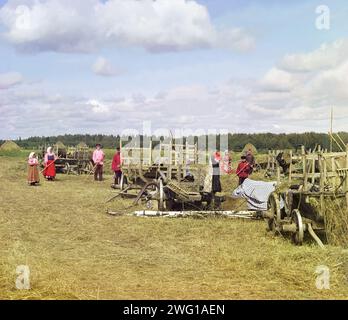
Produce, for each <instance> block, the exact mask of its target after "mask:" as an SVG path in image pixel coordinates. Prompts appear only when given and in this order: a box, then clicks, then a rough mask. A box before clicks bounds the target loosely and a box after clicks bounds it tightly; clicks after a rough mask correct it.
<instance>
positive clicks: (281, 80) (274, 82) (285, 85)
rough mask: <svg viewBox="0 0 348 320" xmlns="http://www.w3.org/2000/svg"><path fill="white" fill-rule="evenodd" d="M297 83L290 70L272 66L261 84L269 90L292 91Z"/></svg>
mask: <svg viewBox="0 0 348 320" xmlns="http://www.w3.org/2000/svg"><path fill="white" fill-rule="evenodd" d="M296 84H297V81H296V78H295V77H294V76H293V75H292V74H291V73H289V72H287V71H284V70H280V69H278V68H272V69H271V70H269V71H268V72H267V73H266V75H265V76H264V77H263V79H262V80H261V85H262V87H263V88H264V89H265V90H269V91H290V90H291V89H293V88H294V86H295V85H296Z"/></svg>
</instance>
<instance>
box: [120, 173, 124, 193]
mask: <svg viewBox="0 0 348 320" xmlns="http://www.w3.org/2000/svg"><path fill="white" fill-rule="evenodd" d="M124 184H125V183H124V175H123V173H122V175H121V179H120V190H121V191H123V190H124Z"/></svg>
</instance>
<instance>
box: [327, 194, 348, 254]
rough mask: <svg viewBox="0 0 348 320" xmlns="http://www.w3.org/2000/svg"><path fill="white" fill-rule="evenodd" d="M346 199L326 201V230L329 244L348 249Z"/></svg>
mask: <svg viewBox="0 0 348 320" xmlns="http://www.w3.org/2000/svg"><path fill="white" fill-rule="evenodd" d="M343 202H345V198H343V199H334V200H332V201H326V202H325V206H326V214H325V229H326V238H327V241H328V243H329V244H331V245H334V246H342V247H345V248H347V247H348V208H347V207H346V206H345V205H344V204H343Z"/></svg>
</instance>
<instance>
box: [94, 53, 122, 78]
mask: <svg viewBox="0 0 348 320" xmlns="http://www.w3.org/2000/svg"><path fill="white" fill-rule="evenodd" d="M92 70H93V72H94V73H95V74H96V75H99V76H103V77H114V76H117V75H120V74H121V73H122V71H121V70H118V69H116V68H115V67H114V66H113V65H112V64H111V63H110V61H108V60H107V59H106V58H104V57H99V58H98V59H97V60H96V62H95V63H94V64H93V66H92Z"/></svg>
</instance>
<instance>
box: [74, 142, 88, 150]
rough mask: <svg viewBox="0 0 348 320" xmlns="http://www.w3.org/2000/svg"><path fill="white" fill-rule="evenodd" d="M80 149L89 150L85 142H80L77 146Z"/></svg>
mask: <svg viewBox="0 0 348 320" xmlns="http://www.w3.org/2000/svg"><path fill="white" fill-rule="evenodd" d="M76 147H77V148H78V149H87V148H88V146H87V144H86V143H85V142H80V143H79V144H78V145H77V146H76Z"/></svg>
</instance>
